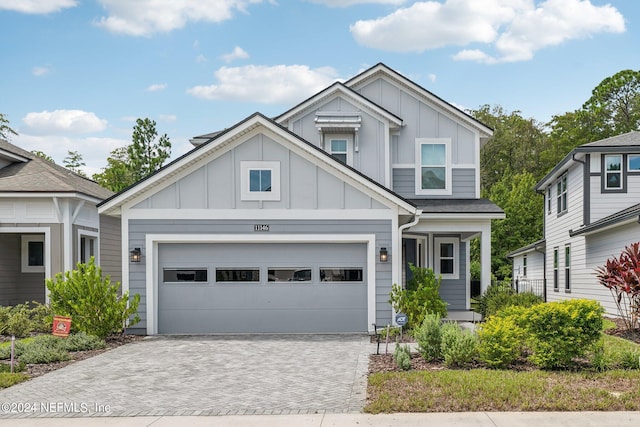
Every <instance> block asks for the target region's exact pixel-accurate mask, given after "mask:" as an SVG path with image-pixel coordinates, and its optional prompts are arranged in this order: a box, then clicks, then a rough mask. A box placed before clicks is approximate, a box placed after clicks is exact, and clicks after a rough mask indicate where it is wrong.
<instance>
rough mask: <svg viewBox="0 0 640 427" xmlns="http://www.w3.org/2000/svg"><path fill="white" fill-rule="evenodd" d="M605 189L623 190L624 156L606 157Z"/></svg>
mask: <svg viewBox="0 0 640 427" xmlns="http://www.w3.org/2000/svg"><path fill="white" fill-rule="evenodd" d="M604 167H605V171H604V175H605V180H604V188H605V189H606V190H619V189H621V188H622V156H621V155H619V154H615V155H608V156H604Z"/></svg>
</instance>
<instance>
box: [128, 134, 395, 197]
mask: <svg viewBox="0 0 640 427" xmlns="http://www.w3.org/2000/svg"><path fill="white" fill-rule="evenodd" d="M242 161H277V162H279V164H280V200H273V201H246V200H242V197H241V187H240V185H241V176H240V174H241V167H240V162H242ZM133 209H387V208H386V207H385V206H384V205H382V204H380V203H379V202H378V201H376V200H374V199H373V198H372V197H369V196H367V195H365V194H364V193H362V191H360V190H358V189H356V188H354V187H353V186H351V185H349V184H347V183H346V182H344V181H342V180H341V179H340V178H338V177H336V176H334V175H332V174H330V173H328V172H327V171H325V170H324V169H322V168H321V167H319V166H317V165H315V164H313V163H311V162H310V161H308V160H306V159H304V158H303V157H301V156H299V155H298V154H296V153H294V152H292V151H290V150H288V149H287V148H285V147H284V146H282V145H281V144H279V143H277V142H275V141H273V140H272V139H271V138H269V137H268V136H267V135H264V134H258V135H255V136H253V137H251V138H250V139H249V140H247V141H245V142H244V143H242V144H241V145H239V146H237V147H235V148H233V149H231V150H230V151H228V152H226V153H225V154H223V155H221V156H220V157H218V158H216V159H214V160H212V161H211V162H209V163H208V164H207V165H204V166H202V167H200V168H199V169H197V170H195V171H194V172H192V173H190V174H189V175H187V176H185V177H183V178H181V179H179V180H178V181H176V182H174V183H172V184H170V185H168V186H166V187H165V188H163V189H161V190H160V191H158V192H156V193H155V194H153V195H151V196H150V197H148V198H146V199H145V200H143V201H141V202H139V203H137V204H136V205H135V206H134V207H133Z"/></svg>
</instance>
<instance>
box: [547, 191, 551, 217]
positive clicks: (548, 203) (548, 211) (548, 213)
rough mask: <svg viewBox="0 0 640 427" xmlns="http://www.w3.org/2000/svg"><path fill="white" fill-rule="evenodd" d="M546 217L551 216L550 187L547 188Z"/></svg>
mask: <svg viewBox="0 0 640 427" xmlns="http://www.w3.org/2000/svg"><path fill="white" fill-rule="evenodd" d="M547 215H551V187H549V188H547Z"/></svg>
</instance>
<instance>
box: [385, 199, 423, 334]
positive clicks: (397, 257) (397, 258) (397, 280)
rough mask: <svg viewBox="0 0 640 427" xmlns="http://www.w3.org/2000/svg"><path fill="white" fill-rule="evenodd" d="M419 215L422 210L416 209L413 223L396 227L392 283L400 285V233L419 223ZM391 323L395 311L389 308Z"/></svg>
mask: <svg viewBox="0 0 640 427" xmlns="http://www.w3.org/2000/svg"><path fill="white" fill-rule="evenodd" d="M420 215H422V210H421V209H416V212H415V213H414V216H413V221H411V222H408V223H406V224H402V225H401V226H400V227H398V241H397V242H396V245H397V246H396V248H397V251H394V252H393V253H392V254H391V259H392V260H393V262H394V264H395V270H396V271H397V276H398V277H395V278H394V283H400V284H402V268H403V265H402V232H403V231H404V230H406V229H407V228H411V227H413V226H414V225H416V224H417V223H418V222H420ZM402 286H403V287H404V284H402ZM391 322H392V323H393V325H394V326H397V325H396V310H395V309H394V308H393V307H391Z"/></svg>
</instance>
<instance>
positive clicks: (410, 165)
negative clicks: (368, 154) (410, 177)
mask: <svg viewBox="0 0 640 427" xmlns="http://www.w3.org/2000/svg"><path fill="white" fill-rule="evenodd" d="M391 168H392V169H415V168H416V164H415V163H394V164H392V165H391Z"/></svg>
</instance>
